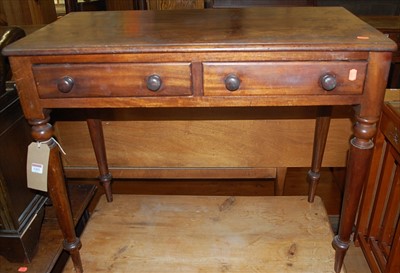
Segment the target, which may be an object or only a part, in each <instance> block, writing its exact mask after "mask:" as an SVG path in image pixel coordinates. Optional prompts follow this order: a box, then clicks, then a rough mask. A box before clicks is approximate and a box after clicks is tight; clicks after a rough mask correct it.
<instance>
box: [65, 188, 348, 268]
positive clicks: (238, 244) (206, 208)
mask: <svg viewBox="0 0 400 273" xmlns="http://www.w3.org/2000/svg"><path fill="white" fill-rule="evenodd" d="M332 238H333V233H332V230H331V227H330V223H329V220H328V217H327V214H326V210H325V207H324V205H323V203H322V201H321V199H320V198H319V197H317V198H316V200H315V202H314V203H311V204H310V203H309V202H308V201H307V197H306V196H268V197H265V196H262V197H261V196H252V197H248V196H238V197H234V196H188V195H180V196H177V195H122V194H121V195H114V201H113V202H112V203H107V201H106V199H105V197H104V196H103V197H102V198H101V199H100V202H99V204H98V206H97V208H96V210H95V211H94V213H93V215H92V218H91V220H90V222H89V223H88V226H87V227H86V230H85V232H84V234H83V236H82V237H81V239H82V243H83V245H84V247H83V248H82V252H81V255H82V261H83V265H84V268H86V271H88V272H113V273H118V272H121V273H123V272H141V273H153V272H165V273H169V272H171V273H172V272H173V273H179V272H182V273H190V272H193V273H194V272H207V273H213V272H215V273H216V272H265V273H289V272H290V273H314V272H318V273H334V270H333V264H334V250H333V248H332V246H331V242H332ZM64 272H68V273H69V272H71V273H72V272H74V269H73V267H72V264H71V262H69V263H68V264H67V267H66V269H65V270H64ZM344 272H345V270H343V273H344Z"/></svg>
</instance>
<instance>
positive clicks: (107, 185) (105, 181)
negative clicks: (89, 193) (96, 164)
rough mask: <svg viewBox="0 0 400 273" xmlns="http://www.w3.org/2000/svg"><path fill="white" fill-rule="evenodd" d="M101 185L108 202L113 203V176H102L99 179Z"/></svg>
mask: <svg viewBox="0 0 400 273" xmlns="http://www.w3.org/2000/svg"><path fill="white" fill-rule="evenodd" d="M99 179H100V182H101V184H102V185H103V187H104V191H105V193H106V198H107V202H112V201H113V196H112V191H111V182H112V175H111V174H110V173H108V174H104V175H101V176H100V177H99Z"/></svg>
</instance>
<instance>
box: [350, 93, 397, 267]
mask: <svg viewBox="0 0 400 273" xmlns="http://www.w3.org/2000/svg"><path fill="white" fill-rule="evenodd" d="M399 214H400V101H399V100H398V101H394V102H390V103H386V104H385V106H384V107H383V112H382V116H381V120H380V123H379V130H378V134H377V136H376V138H375V148H374V155H373V159H372V165H371V170H370V175H369V178H368V182H367V184H366V185H365V188H364V193H363V197H362V201H361V206H360V213H359V217H358V221H357V232H356V236H357V242H358V244H359V245H360V246H361V248H362V250H363V252H364V254H365V257H366V259H367V261H368V264H369V265H370V267H371V270H372V272H374V273H381V272H385V273H396V272H399V271H400V259H399V257H400V215H399Z"/></svg>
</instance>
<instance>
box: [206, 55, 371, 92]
mask: <svg viewBox="0 0 400 273" xmlns="http://www.w3.org/2000/svg"><path fill="white" fill-rule="evenodd" d="M366 66H367V63H366V62H265V63H251V62H245V63H204V95H206V96H251V95H284V94H288V95H290V94H293V95H318V94H361V93H362V91H363V85H364V78H365V73H366ZM322 79H323V81H325V85H327V86H328V87H329V89H332V90H330V91H327V90H326V89H324V88H323V86H322V83H321V82H322ZM236 87H237V88H236ZM332 87H334V88H332ZM228 89H230V90H231V91H230V90H228Z"/></svg>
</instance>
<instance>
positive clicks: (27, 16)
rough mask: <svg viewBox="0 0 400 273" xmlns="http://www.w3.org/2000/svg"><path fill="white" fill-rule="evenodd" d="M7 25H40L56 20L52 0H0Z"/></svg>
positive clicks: (0, 9) (0, 8)
mask: <svg viewBox="0 0 400 273" xmlns="http://www.w3.org/2000/svg"><path fill="white" fill-rule="evenodd" d="M0 11H2V12H3V16H4V18H3V20H4V21H5V22H6V23H7V25H10V26H13V25H20V26H21V25H41V24H48V23H51V22H54V21H55V20H56V19H57V14H56V8H55V4H54V0H0Z"/></svg>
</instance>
